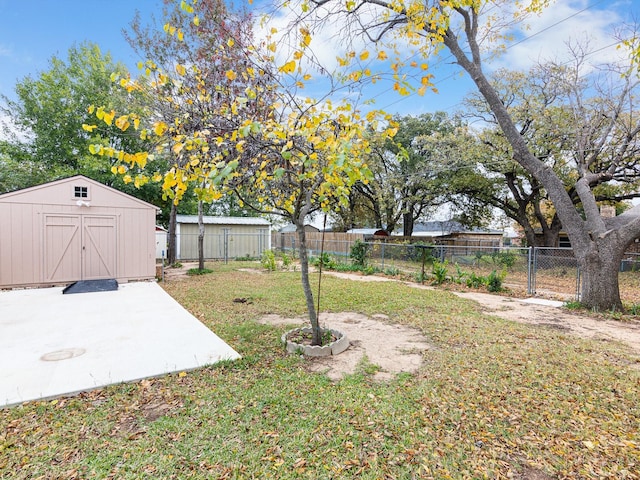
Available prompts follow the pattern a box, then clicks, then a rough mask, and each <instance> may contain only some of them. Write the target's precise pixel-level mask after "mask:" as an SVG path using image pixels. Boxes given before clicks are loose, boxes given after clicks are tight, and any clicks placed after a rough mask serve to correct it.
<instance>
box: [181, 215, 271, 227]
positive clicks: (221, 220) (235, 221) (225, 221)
mask: <svg viewBox="0 0 640 480" xmlns="http://www.w3.org/2000/svg"><path fill="white" fill-rule="evenodd" d="M203 220H204V223H205V224H206V225H257V226H261V227H262V226H264V227H269V226H271V223H269V221H268V220H265V219H264V218H259V217H212V216H205V217H203ZM176 221H177V222H178V223H198V216H197V215H177V216H176Z"/></svg>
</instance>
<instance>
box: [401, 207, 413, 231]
mask: <svg viewBox="0 0 640 480" xmlns="http://www.w3.org/2000/svg"><path fill="white" fill-rule="evenodd" d="M403 210H404V213H403V214H402V235H404V236H405V237H410V236H411V235H412V234H413V205H407V204H405V208H404V209H403Z"/></svg>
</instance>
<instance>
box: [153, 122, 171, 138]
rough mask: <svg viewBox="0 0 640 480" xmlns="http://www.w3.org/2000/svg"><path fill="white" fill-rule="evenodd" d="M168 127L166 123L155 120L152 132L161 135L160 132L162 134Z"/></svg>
mask: <svg viewBox="0 0 640 480" xmlns="http://www.w3.org/2000/svg"><path fill="white" fill-rule="evenodd" d="M168 129H169V127H168V126H167V124H166V123H164V122H156V123H155V124H154V125H153V133H155V134H156V135H157V136H161V135H162V134H164V132H166V131H167V130H168Z"/></svg>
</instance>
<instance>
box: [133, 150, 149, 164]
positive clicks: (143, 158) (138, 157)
mask: <svg viewBox="0 0 640 480" xmlns="http://www.w3.org/2000/svg"><path fill="white" fill-rule="evenodd" d="M148 156H149V154H148V153H147V152H138V153H136V154H135V155H134V161H135V162H136V163H137V164H138V166H139V167H140V168H144V167H145V166H146V165H147V157H148Z"/></svg>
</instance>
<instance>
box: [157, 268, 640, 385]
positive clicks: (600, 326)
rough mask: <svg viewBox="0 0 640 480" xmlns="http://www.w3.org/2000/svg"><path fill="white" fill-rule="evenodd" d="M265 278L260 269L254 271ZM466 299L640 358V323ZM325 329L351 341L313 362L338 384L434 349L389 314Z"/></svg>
mask: <svg viewBox="0 0 640 480" xmlns="http://www.w3.org/2000/svg"><path fill="white" fill-rule="evenodd" d="M194 266H197V265H195V264H194V265H191V264H185V265H184V266H183V267H182V268H180V269H167V270H166V271H165V278H166V279H167V280H168V281H171V280H175V279H179V278H180V277H184V276H185V275H186V270H188V269H189V268H193V267H194ZM247 271H253V272H255V273H256V274H260V273H261V272H260V271H259V270H249V269H247ZM325 273H326V274H327V275H334V276H337V277H340V278H345V279H349V280H352V281H361V282H388V281H395V280H392V279H389V278H385V277H377V276H362V275H357V274H350V273H340V272H325ZM408 285H410V286H412V287H415V288H423V289H433V287H429V286H425V285H419V284H413V283H408ZM452 293H454V294H456V295H458V296H460V297H462V298H466V299H469V300H473V301H475V302H478V303H479V304H480V306H481V308H482V311H483V312H485V313H487V314H490V315H495V316H498V317H501V318H505V319H508V320H512V321H516V322H522V323H528V324H535V325H540V326H545V327H550V328H557V329H559V330H563V331H564V332H566V333H568V334H572V335H576V336H578V337H583V338H592V339H601V340H614V341H619V342H622V343H624V344H626V345H628V346H629V347H630V348H631V349H632V351H633V352H634V353H635V354H638V355H640V322H639V321H616V320H613V319H604V318H598V317H591V316H587V315H580V314H576V313H573V312H570V311H568V310H566V309H563V308H560V306H561V305H562V304H561V302H553V301H549V300H544V299H537V298H513V297H504V296H500V295H494V294H488V293H480V292H475V291H463V292H455V291H454V292H452ZM259 321H260V322H261V323H266V324H272V325H292V326H299V325H301V324H303V323H305V321H304V319H303V318H283V317H280V316H278V315H267V316H265V317H263V318H261V319H260V320H259ZM320 322H321V324H327V325H330V326H331V327H332V328H335V329H337V330H339V331H341V332H343V333H344V334H345V335H347V337H348V338H349V340H350V342H351V347H349V349H348V350H346V351H345V352H343V353H341V354H340V355H336V356H335V357H326V358H322V359H314V360H313V361H312V362H310V364H311V367H310V368H312V369H313V370H315V371H322V372H326V374H327V375H328V376H329V377H330V378H332V379H335V380H337V379H339V378H341V377H342V376H344V375H345V374H349V373H354V372H356V371H357V369H358V368H365V369H366V368H367V367H369V368H371V367H372V368H373V370H374V371H375V374H374V378H376V379H379V380H385V379H389V378H391V377H393V376H395V375H396V374H397V373H400V372H414V371H416V370H417V369H418V368H419V367H420V363H421V358H422V355H421V352H422V351H424V350H426V349H429V348H434V346H433V345H431V344H430V343H429V341H428V339H427V338H426V337H424V336H423V335H422V334H421V333H420V332H419V331H417V330H415V329H412V328H410V327H406V326H403V325H397V324H393V323H390V322H389V319H388V317H386V316H385V315H374V316H373V317H367V316H365V315H362V314H359V313H354V312H342V313H322V314H321V315H320Z"/></svg>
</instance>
